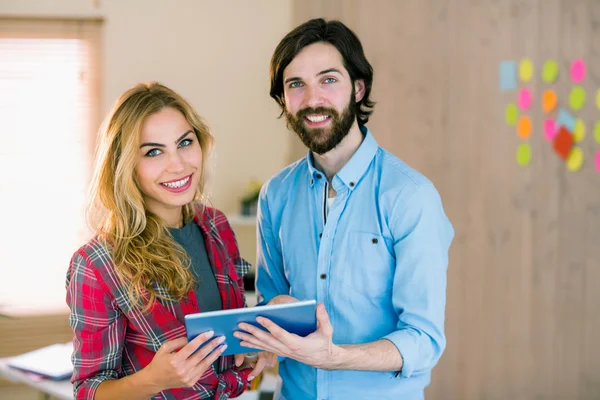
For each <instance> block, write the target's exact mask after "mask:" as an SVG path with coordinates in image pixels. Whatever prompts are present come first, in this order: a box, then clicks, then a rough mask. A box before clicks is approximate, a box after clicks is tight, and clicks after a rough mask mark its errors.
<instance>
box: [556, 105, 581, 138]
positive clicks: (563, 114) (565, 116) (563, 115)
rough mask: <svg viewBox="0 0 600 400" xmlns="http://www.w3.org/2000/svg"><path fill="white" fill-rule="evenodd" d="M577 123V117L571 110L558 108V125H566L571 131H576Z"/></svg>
mask: <svg viewBox="0 0 600 400" xmlns="http://www.w3.org/2000/svg"><path fill="white" fill-rule="evenodd" d="M576 123H577V119H576V118H575V117H574V116H572V115H571V113H570V112H568V111H567V110H565V109H564V108H561V109H560V110H558V117H557V118H556V126H557V128H558V127H559V126H564V127H565V128H567V129H568V130H569V132H571V133H573V132H575V125H576Z"/></svg>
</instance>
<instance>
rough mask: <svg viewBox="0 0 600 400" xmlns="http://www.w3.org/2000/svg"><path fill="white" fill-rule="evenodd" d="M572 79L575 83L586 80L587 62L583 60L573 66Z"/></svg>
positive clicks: (576, 61)
mask: <svg viewBox="0 0 600 400" xmlns="http://www.w3.org/2000/svg"><path fill="white" fill-rule="evenodd" d="M571 79H572V80H573V82H575V83H580V82H581V81H583V80H584V79H585V62H584V61H583V60H575V61H573V63H572V64H571Z"/></svg>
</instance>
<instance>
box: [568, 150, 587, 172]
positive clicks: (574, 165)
mask: <svg viewBox="0 0 600 400" xmlns="http://www.w3.org/2000/svg"><path fill="white" fill-rule="evenodd" d="M582 164H583V151H581V149H580V148H579V147H573V148H572V149H571V151H570V152H569V156H568V157H567V168H568V169H569V171H573V172H575V171H579V169H580V168H581V165H582Z"/></svg>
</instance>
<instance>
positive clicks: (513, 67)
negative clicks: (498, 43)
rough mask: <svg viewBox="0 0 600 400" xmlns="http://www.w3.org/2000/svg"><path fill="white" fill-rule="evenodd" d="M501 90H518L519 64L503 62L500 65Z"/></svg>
mask: <svg viewBox="0 0 600 400" xmlns="http://www.w3.org/2000/svg"><path fill="white" fill-rule="evenodd" d="M499 72H500V90H514V89H516V88H517V62H516V61H502V62H501V63H500V70H499Z"/></svg>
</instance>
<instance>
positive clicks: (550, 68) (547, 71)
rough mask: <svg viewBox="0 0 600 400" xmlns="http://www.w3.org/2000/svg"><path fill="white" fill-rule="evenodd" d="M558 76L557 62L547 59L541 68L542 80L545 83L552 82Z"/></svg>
mask: <svg viewBox="0 0 600 400" xmlns="http://www.w3.org/2000/svg"><path fill="white" fill-rule="evenodd" d="M557 77H558V63H557V62H556V61H554V60H548V61H546V62H545V63H544V67H543V68H542V80H543V81H544V82H545V83H552V82H554V81H555V80H556V78H557Z"/></svg>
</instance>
